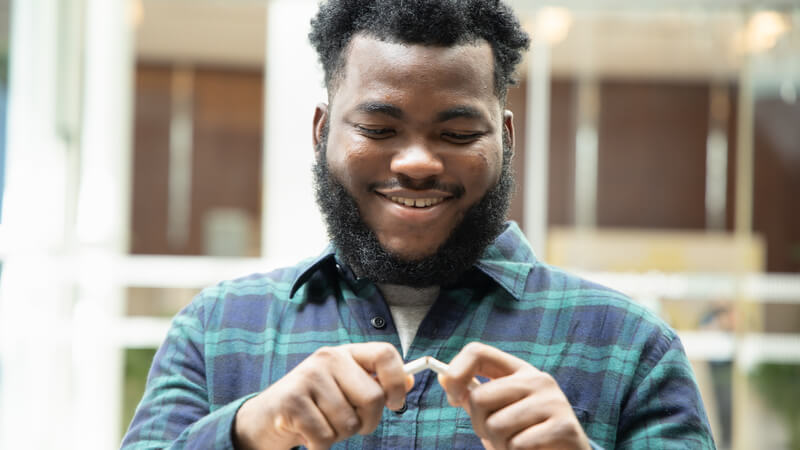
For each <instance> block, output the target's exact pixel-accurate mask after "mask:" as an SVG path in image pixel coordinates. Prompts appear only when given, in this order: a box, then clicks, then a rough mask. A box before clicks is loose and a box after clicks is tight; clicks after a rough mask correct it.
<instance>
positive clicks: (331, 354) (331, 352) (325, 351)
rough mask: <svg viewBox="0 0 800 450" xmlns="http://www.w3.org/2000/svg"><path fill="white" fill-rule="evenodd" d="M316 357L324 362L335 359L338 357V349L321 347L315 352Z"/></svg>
mask: <svg viewBox="0 0 800 450" xmlns="http://www.w3.org/2000/svg"><path fill="white" fill-rule="evenodd" d="M314 357H316V358H320V359H324V360H328V359H333V358H335V357H336V349H335V348H333V347H329V346H325V347H320V348H318V349H316V350H315V351H314Z"/></svg>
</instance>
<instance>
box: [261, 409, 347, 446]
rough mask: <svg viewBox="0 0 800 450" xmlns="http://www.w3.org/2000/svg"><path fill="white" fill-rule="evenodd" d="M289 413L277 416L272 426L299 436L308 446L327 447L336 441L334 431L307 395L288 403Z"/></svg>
mask: <svg viewBox="0 0 800 450" xmlns="http://www.w3.org/2000/svg"><path fill="white" fill-rule="evenodd" d="M290 408H291V414H290V415H289V416H288V417H290V418H291V419H288V418H287V416H282V415H281V416H278V417H277V418H276V419H275V423H274V424H273V426H274V427H275V429H277V430H281V431H285V432H290V433H294V434H297V435H299V436H300V438H301V440H302V441H303V442H304V444H305V445H306V446H307V447H309V448H327V447H330V446H331V445H333V443H334V442H335V441H336V432H335V431H334V430H333V428H331V426H330V424H329V423H328V421H327V420H326V419H325V416H324V415H323V414H322V412H321V411H320V410H319V408H317V405H316V404H315V403H314V402H313V401H312V400H311V398H309V397H303V398H302V399H301V400H299V401H297V402H296V403H295V404H293V405H290Z"/></svg>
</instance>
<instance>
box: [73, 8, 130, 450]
mask: <svg viewBox="0 0 800 450" xmlns="http://www.w3.org/2000/svg"><path fill="white" fill-rule="evenodd" d="M132 12H133V9H132V8H131V3H130V2H129V1H128V0H86V28H85V30H86V36H85V41H84V42H85V43H84V49H85V50H84V54H85V61H84V83H85V87H84V96H83V105H84V120H83V127H82V132H81V136H82V140H81V158H80V173H81V178H80V186H79V190H78V207H77V227H76V230H77V243H78V251H77V254H76V259H77V264H76V267H77V269H78V280H77V300H76V304H75V310H74V315H73V323H74V333H73V352H72V355H73V380H74V384H73V392H74V398H73V407H74V411H73V416H72V417H73V424H72V434H71V436H70V437H71V440H72V447H73V448H86V449H107V448H114V447H117V446H119V439H120V436H119V430H120V403H121V381H122V349H121V348H120V347H119V343H118V342H116V341H115V339H114V338H113V337H114V335H115V333H114V331H115V326H114V325H115V323H116V322H117V321H118V319H119V317H120V316H121V314H122V309H123V303H124V297H123V293H124V290H123V287H122V286H119V285H117V282H116V281H115V277H117V274H115V273H114V269H113V267H114V265H115V263H116V262H117V261H118V260H119V259H120V258H121V257H122V256H124V254H125V253H127V250H128V229H129V222H130V221H129V214H130V212H129V211H130V168H131V162H130V149H131V120H132V105H131V103H132V91H133V83H132V75H133V53H132V33H133V17H132Z"/></svg>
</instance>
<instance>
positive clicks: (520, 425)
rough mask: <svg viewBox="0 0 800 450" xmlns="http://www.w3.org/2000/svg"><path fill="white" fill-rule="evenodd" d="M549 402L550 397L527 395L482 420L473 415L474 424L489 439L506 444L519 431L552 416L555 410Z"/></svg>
mask: <svg viewBox="0 0 800 450" xmlns="http://www.w3.org/2000/svg"><path fill="white" fill-rule="evenodd" d="M548 404H549V399H542V398H541V397H539V396H531V397H525V398H522V399H520V400H519V401H517V402H514V403H511V404H509V405H507V406H505V407H503V408H501V409H499V410H497V411H494V412H493V413H490V414H489V416H488V417H486V418H484V419H482V421H481V419H478V418H477V416H472V420H473V423H472V426H473V428H478V427H481V429H482V431H483V432H484V433H485V436H486V437H487V438H488V439H489V440H491V441H492V442H495V443H501V444H500V446H506V445H507V444H508V442H509V440H510V439H511V438H512V437H513V436H514V435H516V434H517V433H519V432H521V431H522V430H524V429H526V428H529V427H532V426H536V425H538V424H541V423H543V422H545V421H546V420H548V419H549V418H550V417H552V416H553V414H554V413H555V412H554V411H552V410H550V409H548ZM476 433H477V431H476Z"/></svg>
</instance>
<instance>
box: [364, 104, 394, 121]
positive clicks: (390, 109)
mask: <svg viewBox="0 0 800 450" xmlns="http://www.w3.org/2000/svg"><path fill="white" fill-rule="evenodd" d="M356 111H359V112H362V113H365V114H386V115H387V116H390V117H394V118H395V119H402V118H403V110H401V109H400V108H398V107H397V106H394V105H390V104H388V103H380V102H366V103H362V104H360V105H358V106H357V107H356Z"/></svg>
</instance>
